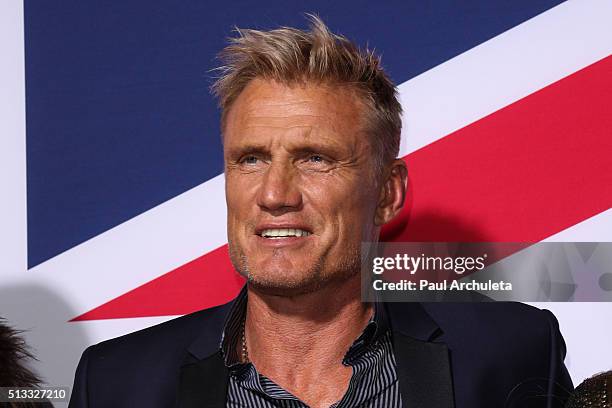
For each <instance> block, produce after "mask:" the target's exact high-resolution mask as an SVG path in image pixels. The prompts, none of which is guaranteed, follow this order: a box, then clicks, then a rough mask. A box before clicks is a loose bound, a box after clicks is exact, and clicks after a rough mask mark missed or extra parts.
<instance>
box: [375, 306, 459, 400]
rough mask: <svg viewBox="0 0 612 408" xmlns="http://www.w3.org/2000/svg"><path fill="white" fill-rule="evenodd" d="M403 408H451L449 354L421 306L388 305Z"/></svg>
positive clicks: (432, 321) (438, 330)
mask: <svg viewBox="0 0 612 408" xmlns="http://www.w3.org/2000/svg"><path fill="white" fill-rule="evenodd" d="M386 306H387V309H388V313H389V318H390V324H391V328H392V330H393V350H394V354H395V361H396V364H397V378H398V381H399V387H400V393H401V395H402V405H403V406H404V408H454V406H455V403H454V396H453V382H452V373H451V367H450V357H449V350H448V347H447V346H446V344H444V343H434V342H432V340H433V339H434V338H436V337H438V336H439V335H441V334H442V331H441V330H440V328H439V327H438V325H437V323H436V322H435V321H434V320H433V319H432V318H431V317H430V316H429V314H428V313H427V312H426V311H425V309H424V308H423V306H421V304H420V303H387V304H386Z"/></svg>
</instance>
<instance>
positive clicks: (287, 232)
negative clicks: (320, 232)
mask: <svg viewBox="0 0 612 408" xmlns="http://www.w3.org/2000/svg"><path fill="white" fill-rule="evenodd" d="M308 235H310V232H308V231H304V230H301V229H297V228H295V229H294V228H278V229H266V230H263V231H262V232H261V236H262V237H305V236H308Z"/></svg>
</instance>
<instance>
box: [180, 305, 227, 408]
mask: <svg viewBox="0 0 612 408" xmlns="http://www.w3.org/2000/svg"><path fill="white" fill-rule="evenodd" d="M233 303H234V302H232V303H230V304H226V305H222V306H219V307H218V308H215V309H211V310H208V311H205V312H206V323H205V324H202V326H201V328H200V330H201V332H200V335H199V336H198V337H197V338H196V340H195V341H194V342H193V343H191V345H190V346H189V347H188V348H187V354H186V356H185V361H184V362H183V364H182V366H181V367H180V376H179V385H178V392H177V407H179V408H196V407H198V408H225V403H226V398H227V395H226V394H227V386H228V383H229V370H228V369H227V367H226V366H225V362H224V361H223V355H222V354H221V350H220V347H219V339H220V338H221V333H222V332H223V327H224V326H225V320H226V318H227V314H228V312H229V310H230V309H231V307H232V305H233Z"/></svg>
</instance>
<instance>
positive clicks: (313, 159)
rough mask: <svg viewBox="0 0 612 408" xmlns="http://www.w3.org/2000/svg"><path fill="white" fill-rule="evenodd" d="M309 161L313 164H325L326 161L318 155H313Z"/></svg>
mask: <svg viewBox="0 0 612 408" xmlns="http://www.w3.org/2000/svg"><path fill="white" fill-rule="evenodd" d="M308 161H309V162H311V163H323V162H324V161H325V159H324V158H323V157H321V156H319V155H317V154H313V155H312V156H310V157H308Z"/></svg>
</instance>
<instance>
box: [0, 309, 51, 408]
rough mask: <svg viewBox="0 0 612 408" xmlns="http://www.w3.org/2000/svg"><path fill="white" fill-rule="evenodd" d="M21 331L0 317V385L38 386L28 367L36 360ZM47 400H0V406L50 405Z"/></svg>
mask: <svg viewBox="0 0 612 408" xmlns="http://www.w3.org/2000/svg"><path fill="white" fill-rule="evenodd" d="M20 334H21V332H20V331H18V330H15V329H13V328H11V327H10V326H8V325H7V324H6V321H5V320H4V319H2V318H0V387H38V386H39V385H40V379H39V378H38V376H37V375H36V374H34V373H33V372H32V370H31V369H30V368H28V366H27V363H28V361H31V360H36V359H35V357H34V356H33V355H32V353H31V352H30V350H29V349H28V347H27V345H26V343H25V341H24V340H23V338H22V337H21V336H20ZM52 406H53V405H51V403H49V402H48V401H41V402H40V403H17V402H16V403H7V402H4V403H3V402H0V407H15V408H16V407H22V408H26V407H52Z"/></svg>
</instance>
